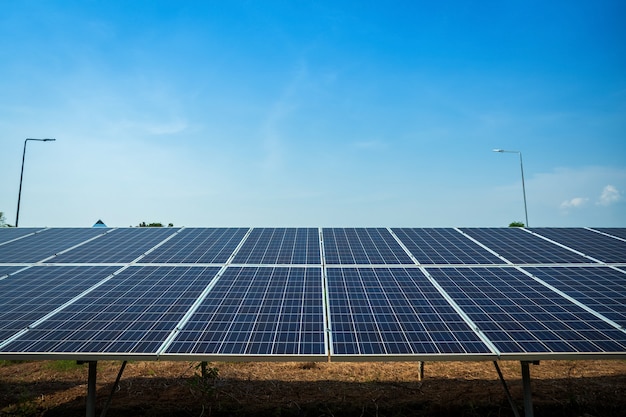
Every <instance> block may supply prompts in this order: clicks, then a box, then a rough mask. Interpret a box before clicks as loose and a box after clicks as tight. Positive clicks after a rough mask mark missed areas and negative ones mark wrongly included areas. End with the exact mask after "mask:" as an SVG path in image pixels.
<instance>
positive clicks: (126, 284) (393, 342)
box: [0, 265, 626, 360]
mask: <svg viewBox="0 0 626 417" xmlns="http://www.w3.org/2000/svg"><path fill="white" fill-rule="evenodd" d="M0 274H5V277H4V278H3V279H1V280H0V305H1V306H2V307H1V312H0V340H1V341H2V342H0V358H13V359H24V358H71V359H77V358H91V359H106V358H116V357H125V358H136V359H137V358H144V359H157V358H162V359H191V358H205V359H206V358H213V359H220V358H221V359H229V358H230V359H233V358H236V359H237V360H242V359H263V358H266V359H281V358H282V359H285V358H286V359H292V360H293V359H295V358H294V357H295V356H297V357H298V359H302V358H307V360H315V359H323V358H325V357H327V356H328V355H330V356H332V357H333V359H335V360H342V359H343V360H355V359H363V356H366V357H369V358H370V359H372V358H379V359H386V360H389V359H409V358H413V359H416V358H421V359H424V360H426V359H428V360H451V359H468V360H470V359H471V360H476V359H496V358H502V359H519V358H521V359H524V358H525V359H529V360H534V359H546V358H554V359H557V358H574V357H576V358H589V357H597V358H624V357H626V331H624V326H626V297H625V291H624V289H625V288H626V273H624V272H623V271H620V270H618V269H616V268H612V267H605V266H585V267H582V266H577V267H562V266H552V267H524V268H520V267H513V266H506V267H467V268H450V267H448V268H435V267H432V268H422V267H417V268H403V267H395V268H383V267H376V268H372V267H361V268H343V267H337V268H328V269H326V270H324V268H321V267H318V266H311V267H270V266H266V267H242V266H229V267H221V268H220V267H202V266H187V267H181V266H123V267H118V266H57V265H50V266H44V265H37V266H31V267H18V266H14V267H9V266H2V267H0ZM6 274H9V275H8V276H6Z"/></svg>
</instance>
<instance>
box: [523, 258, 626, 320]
mask: <svg viewBox="0 0 626 417" xmlns="http://www.w3.org/2000/svg"><path fill="white" fill-rule="evenodd" d="M524 269H525V270H526V271H528V272H530V273H531V274H533V275H534V276H536V277H537V278H539V279H541V280H543V281H545V282H546V283H548V284H550V285H552V286H553V287H555V288H557V289H559V290H560V291H563V292H564V293H565V294H567V295H569V296H570V297H572V298H574V299H576V300H577V301H579V302H581V303H582V304H585V305H587V306H589V307H591V308H592V309H593V310H594V311H597V312H598V313H600V314H602V315H604V316H605V317H607V318H609V319H610V320H613V321H614V322H616V323H618V324H619V325H621V326H622V327H624V328H626V273H624V272H621V271H618V270H615V269H612V268H605V267H593V268H591V267H590V268H571V267H554V268H548V267H544V268H524Z"/></svg>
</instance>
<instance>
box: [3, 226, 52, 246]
mask: <svg viewBox="0 0 626 417" xmlns="http://www.w3.org/2000/svg"><path fill="white" fill-rule="evenodd" d="M38 230H42V229H40V228H32V227H19V228H18V227H0V245H1V244H3V243H6V242H10V241H11V240H13V239H19V238H21V237H23V236H27V235H30V234H32V233H35V232H37V231H38Z"/></svg>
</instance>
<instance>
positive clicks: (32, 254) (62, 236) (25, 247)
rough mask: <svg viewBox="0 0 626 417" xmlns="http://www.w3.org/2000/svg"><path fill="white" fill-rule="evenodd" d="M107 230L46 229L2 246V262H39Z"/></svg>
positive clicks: (0, 249) (0, 253) (0, 259)
mask: <svg viewBox="0 0 626 417" xmlns="http://www.w3.org/2000/svg"><path fill="white" fill-rule="evenodd" d="M105 232H106V230H104V231H103V229H100V228H81V229H75V228H60V229H46V230H44V231H42V232H40V233H36V234H33V235H31V236H26V237H24V238H23V239H19V240H16V241H13V242H10V243H7V244H5V245H2V246H0V263H27V262H29V263H30V262H39V261H42V260H44V259H46V258H49V257H51V256H53V255H55V254H57V253H59V252H62V251H64V250H66V249H69V248H71V247H73V246H75V245H77V244H79V243H82V242H85V241H87V240H89V239H91V238H93V237H95V236H98V235H102V234H103V233H105Z"/></svg>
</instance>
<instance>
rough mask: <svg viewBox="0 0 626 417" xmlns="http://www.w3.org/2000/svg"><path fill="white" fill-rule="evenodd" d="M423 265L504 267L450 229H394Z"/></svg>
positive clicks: (490, 254)
mask: <svg viewBox="0 0 626 417" xmlns="http://www.w3.org/2000/svg"><path fill="white" fill-rule="evenodd" d="M392 231H393V232H394V233H395V235H396V236H398V238H399V239H400V240H401V241H402V243H403V244H404V246H406V247H407V249H408V250H409V251H410V252H411V253H412V254H413V256H414V257H415V258H416V259H417V261H418V262H419V263H420V264H432V265H441V264H502V263H503V261H502V259H500V258H498V257H497V256H495V255H494V254H492V253H491V252H489V251H488V250H486V249H485V248H482V247H481V246H480V245H477V244H476V243H474V242H472V241H471V240H470V239H468V238H467V237H465V236H463V235H462V234H461V233H459V232H457V231H456V230H454V229H450V228H428V229H409V228H402V229H400V228H396V229H392Z"/></svg>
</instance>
